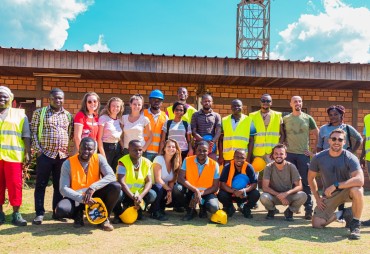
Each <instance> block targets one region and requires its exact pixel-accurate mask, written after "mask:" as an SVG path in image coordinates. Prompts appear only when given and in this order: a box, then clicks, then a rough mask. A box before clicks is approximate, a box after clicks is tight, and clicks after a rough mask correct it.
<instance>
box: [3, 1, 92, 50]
mask: <svg viewBox="0 0 370 254" xmlns="http://www.w3.org/2000/svg"><path fill="white" fill-rule="evenodd" d="M92 3H93V0H63V1H59V0H2V1H1V5H0V17H1V22H0V33H1V34H2V36H1V37H0V45H1V46H3V47H19V48H20V47H24V48H37V49H44V48H45V49H61V48H62V47H63V45H64V43H65V41H66V39H67V37H68V33H67V30H68V29H69V22H71V21H73V20H74V19H75V18H76V17H77V16H78V15H79V14H81V13H83V12H85V11H86V10H87V7H88V6H89V5H90V4H92Z"/></svg>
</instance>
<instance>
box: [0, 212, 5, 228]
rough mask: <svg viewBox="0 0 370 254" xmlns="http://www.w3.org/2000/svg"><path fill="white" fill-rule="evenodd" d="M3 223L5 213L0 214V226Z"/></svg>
mask: <svg viewBox="0 0 370 254" xmlns="http://www.w3.org/2000/svg"><path fill="white" fill-rule="evenodd" d="M4 223H5V213H3V212H0V225H3V224H4Z"/></svg>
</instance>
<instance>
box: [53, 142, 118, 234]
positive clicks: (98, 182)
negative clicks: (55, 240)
mask: <svg viewBox="0 0 370 254" xmlns="http://www.w3.org/2000/svg"><path fill="white" fill-rule="evenodd" d="M95 149H96V142H95V140H93V139H92V138H90V137H86V138H83V139H82V140H81V143H80V148H79V153H78V154H76V155H74V156H71V157H69V159H67V160H66V161H65V162H64V163H63V164H62V169H61V175H60V187H59V188H60V193H61V194H62V195H63V197H64V199H62V200H61V201H60V202H59V203H58V204H57V206H56V208H55V216H56V218H71V219H74V226H75V227H76V228H77V227H81V226H84V222H83V212H84V209H85V205H88V206H96V205H97V204H96V203H97V202H96V201H95V200H94V198H100V199H101V201H102V203H103V204H102V205H101V206H105V208H106V209H103V210H106V211H104V213H107V219H105V220H104V221H103V222H101V223H100V226H101V227H102V229H103V230H104V231H112V230H113V226H112V225H111V224H110V222H109V220H108V218H109V214H110V213H111V212H112V210H113V208H114V206H115V205H116V203H117V201H118V198H119V194H120V190H121V186H120V184H119V183H118V182H116V177H115V175H114V172H113V170H112V168H111V167H110V166H109V164H108V163H107V160H106V159H105V157H104V156H102V155H100V154H97V153H94V152H95ZM97 210H100V208H99V209H97ZM96 216H100V215H99V214H96ZM92 219H94V218H93V217H92ZM89 221H90V217H89ZM93 224H96V223H93Z"/></svg>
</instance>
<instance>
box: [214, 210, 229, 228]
mask: <svg viewBox="0 0 370 254" xmlns="http://www.w3.org/2000/svg"><path fill="white" fill-rule="evenodd" d="M211 221H212V222H214V223H218V224H223V225H225V224H226V223H227V214H226V213H225V212H224V211H223V210H218V211H217V212H215V213H214V214H212V216H211Z"/></svg>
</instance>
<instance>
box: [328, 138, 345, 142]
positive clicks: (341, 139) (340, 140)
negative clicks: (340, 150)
mask: <svg viewBox="0 0 370 254" xmlns="http://www.w3.org/2000/svg"><path fill="white" fill-rule="evenodd" d="M330 139H331V141H333V142H335V141H337V140H338V141H339V142H341V143H342V142H343V141H344V139H343V138H336V137H334V138H330Z"/></svg>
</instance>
